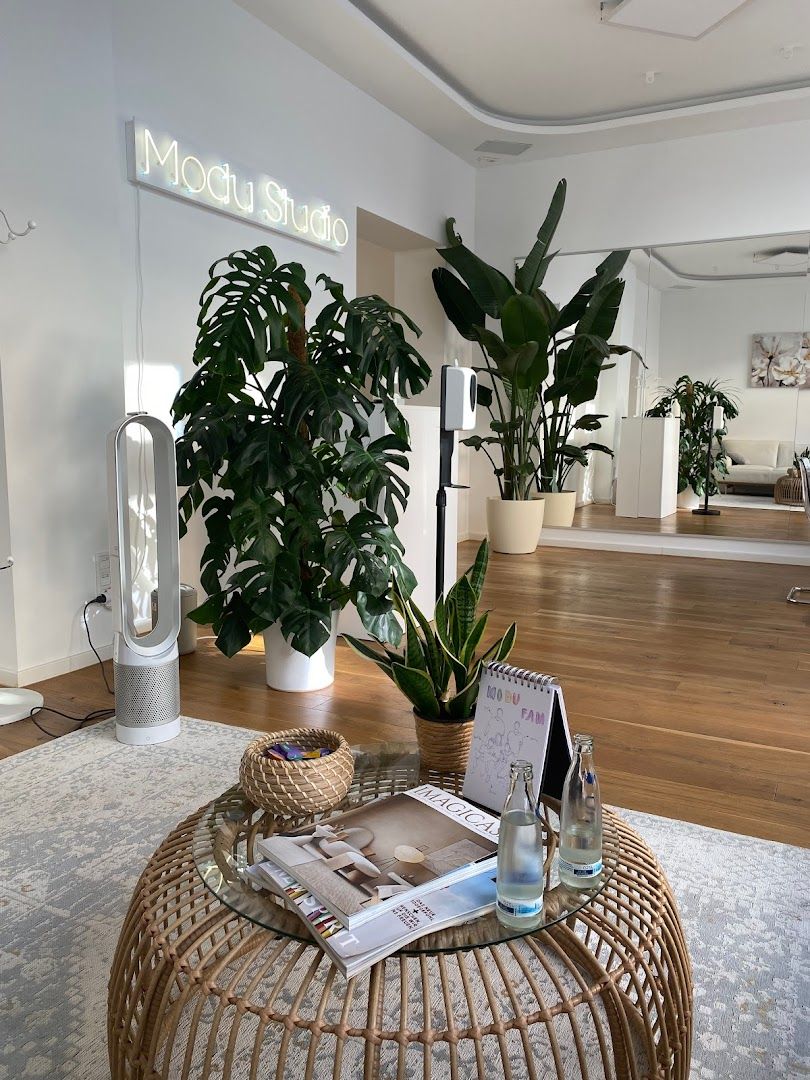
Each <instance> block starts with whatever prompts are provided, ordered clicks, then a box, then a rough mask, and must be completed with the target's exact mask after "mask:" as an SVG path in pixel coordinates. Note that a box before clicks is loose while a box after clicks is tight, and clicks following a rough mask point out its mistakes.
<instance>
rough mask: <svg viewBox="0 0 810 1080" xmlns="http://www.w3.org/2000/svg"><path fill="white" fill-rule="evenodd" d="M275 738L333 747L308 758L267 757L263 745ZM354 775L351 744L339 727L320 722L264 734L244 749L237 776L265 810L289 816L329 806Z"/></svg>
mask: <svg viewBox="0 0 810 1080" xmlns="http://www.w3.org/2000/svg"><path fill="white" fill-rule="evenodd" d="M277 742H289V743H296V744H297V745H298V746H301V747H303V748H304V749H305V750H315V749H317V748H318V747H319V746H328V747H330V749H331V750H332V753H331V754H328V755H327V756H326V757H322V758H311V759H309V760H306V761H278V760H276V759H275V758H268V757H264V756H263V754H262V750H264V748H265V747H266V746H272V744H273V743H277ZM353 776H354V758H353V757H352V751H351V747H350V746H349V744H348V743H347V742H346V740H345V739H344V738H343V736H342V735H338V733H337V732H336V731H322V730H320V729H318V728H293V729H292V730H290V731H274V732H273V733H272V734H270V735H262V737H261V738H260V739H256V740H255V741H254V742H252V743H251V744H250V746H249V747H248V748H247V750H245V753H244V754H243V756H242V764H241V765H240V766H239V782H240V784H241V785H242V791H243V792H244V793H245V795H246V796H247V798H248V799H249V800H250V801H251V802H252V803H254V805H256V806H259V807H261V809H262V810H268V811H269V812H270V813H271V814H277V815H280V816H285V817H301V816H302V815H304V814H317V813H321V812H323V811H325V810H331V809H332V807H333V806H337V804H338V803H339V802H341V801H342V800H343V799H344V798H345V796H346V792H347V791H348V790H349V785H350V784H351V782H352V777H353Z"/></svg>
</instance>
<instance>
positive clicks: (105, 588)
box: [93, 551, 112, 607]
mask: <svg viewBox="0 0 810 1080" xmlns="http://www.w3.org/2000/svg"><path fill="white" fill-rule="evenodd" d="M93 564H94V566H95V568H96V596H98V595H99V594H100V593H104V595H105V596H106V597H107V603H106V605H105V606H106V607H109V606H110V601H111V600H112V571H111V567H110V553H109V551H99V552H98V553H97V554H96V555H94V556H93Z"/></svg>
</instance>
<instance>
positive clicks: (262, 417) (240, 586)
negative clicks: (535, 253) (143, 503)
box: [172, 246, 430, 656]
mask: <svg viewBox="0 0 810 1080" xmlns="http://www.w3.org/2000/svg"><path fill="white" fill-rule="evenodd" d="M318 281H319V282H321V283H323V286H324V289H325V290H326V293H327V294H328V297H330V298H331V299H329V300H328V302H327V303H326V305H325V306H324V307H323V309H322V310H321V311H320V313H319V314H318V315H317V317H316V318H315V320H314V322H312V323H310V324H309V325H308V324H307V318H306V308H307V304H308V303H309V301H310V298H311V292H310V288H309V286H308V285H307V281H306V274H305V271H304V268H303V267H302V266H301V265H299V264H298V263H284V264H282V265H279V264H278V263H277V261H276V258H275V256H274V255H273V252H272V251H271V250H270V248H269V247H265V246H262V247H258V248H256V249H255V250H253V251H236V252H234V253H233V254H231V255H229V256H228V257H227V258H225V259H222V260H220V261H219V262H217V263H215V264H214V265H213V266H212V267H211V269H210V272H209V281H208V284H207V285H206V287H205V289H204V290H203V293H202V296H201V299H200V314H199V319H198V327H199V333H198V335H197V344H196V348H195V350H194V363H195V364H196V366H197V370H196V372H195V373H194V375H193V376H192V378H191V379H190V380H189V381H188V382H187V383H186V384H185V385H184V386H183V387H182V388H181V389H180V391H179V393H178V394H177V397H176V398H175V401H174V405H173V410H172V411H173V415H174V419H175V421H176V422H182V423H183V424H184V430H183V434H182V435H181V436H180V438H179V439H178V440H177V463H178V481H179V483H180V484H181V485H185V486H186V487H187V490H186V492H185V493H184V494H183V496H182V498H181V500H180V522H181V532H185V531H186V528H187V526H188V522H189V520H190V519H191V517H192V516H193V515H194V513H195V512H196V511H197V510H198V509H200V510H201V512H202V516H203V519H204V522H205V529H206V532H207V534H208V543H207V545H206V547H205V550H204V552H203V556H202V575H201V581H202V586H203V588H204V590H205V591H206V593H207V595H208V598H207V600H206V601H205V603H204V604H202V606H201V607H199V608H197V610H196V611H195V612H194V614H193V616H192V617H193V618H194V619H195V620H196V621H197V622H200V623H207V622H211V623H212V624H213V626H214V630H215V632H216V634H217V645H218V646H219V648H220V649H221V650H222V652H224V653H225V654H226V655H228V656H231V655H233V654H234V653H236V652H237V651H238V650H239V649H241V648H242V647H243V646H244V645H246V644H247V642H248V641H249V640H250V637H251V634H253V633H257V632H259V631H261V630H263V629H265V628H266V627H268V626H270V625H271V624H273V623H280V626H281V631H282V633H283V634H284V636H285V638H286V639H287V640H288V641H289V642H290V643H291V644H292V646H293V647H294V648H295V649H297V650H299V651H300V652H303V653H306V654H307V655H312V654H313V653H314V652H316V651H317V649H319V648H320V647H321V646H322V645H323V644H324V643H325V642H326V641H327V639H328V638H329V635H330V632H331V625H332V614H333V611H334V610H335V609H336V608H340V607H342V606H344V605H345V604H346V603H348V602H349V601H352V602H354V603H355V604H356V605H357V610H358V611H359V613H360V617H361V619H362V620H363V624H364V625H365V627H366V629H367V630H368V631H369V632H370V633H373V634H374V635H375V636H377V637H379V638H380V639H381V640H383V641H389V642H392V643H397V642H398V641H399V640H400V639H401V634H402V631H401V628H400V624H399V623H398V621H397V618H396V616H395V614H394V603H393V600H392V599H391V597H390V596H389V595H388V590H389V585H390V584H391V581H392V580H393V577H394V575H395V576H396V579H397V582H398V586H399V588H400V590H401V592H402V595H403V596H405V597H407V596H408V595H409V594H410V592H411V590H412V589H413V587H414V585H415V581H414V578H413V575H412V574H411V572H410V570H408V568H407V567H406V566H405V565H404V563H403V562H402V558H401V556H402V546H401V544H400V541H399V540H398V539H397V536H396V533H395V532H394V527H395V526H396V524H397V520H398V515H399V511H400V509H401V508H402V507H404V505H405V502H406V499H407V497H408V493H409V489H408V485H407V484H406V483H405V480H404V479H403V476H402V470H404V469H406V468H407V461H406V458H405V457H404V453H405V451H406V450H407V449H408V441H407V439H408V428H407V424H406V422H405V419H404V417H403V416H402V413H401V412H400V411H399V409H398V408H397V404H396V398H395V394H397V393H399V394H403V395H406V396H407V395H408V394H413V393H416V392H418V391H420V390H421V389H422V388H423V387H424V386H425V385H426V384H427V381H428V379H429V377H430V368H429V366H428V365H427V363H426V362H425V361H424V360H423V359H422V357H421V356H420V355H419V353H418V352H417V351H416V349H415V348H414V347H413V346H412V345H411V344H410V343H409V342H408V340H407V338H406V336H405V332H404V327H407V328H408V329H410V330H411V331H412V332H413V333H414V334H418V333H419V330H418V328H417V327H416V326H415V325H414V324H413V323H412V322H411V320H410V319H409V318H408V317H407V316H406V315H404V314H403V312H401V311H398V310H397V309H396V308H393V307H391V306H390V305H389V304H387V303H386V302H385V301H384V300H382V299H381V298H380V297H379V296H364V297H359V298H357V299H354V300H349V299H347V298H346V296H345V295H344V292H343V289H342V287H341V286H340V285H339V284H337V282H334V281H332V280H331V279H329V278H328V277H326V276H325V275H323V274H322V275H320V277H319V278H318ZM378 406H379V407H380V408H382V410H383V411H384V414H385V417H386V420H387V422H388V426H389V428H390V431H391V433H390V434H387V435H384V436H382V437H381V438H376V439H373V440H371V441H369V422H368V421H369V416H370V415H371V413H372V411H373V410H374V409H375V407H378Z"/></svg>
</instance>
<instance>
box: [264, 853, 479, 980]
mask: <svg viewBox="0 0 810 1080" xmlns="http://www.w3.org/2000/svg"><path fill="white" fill-rule="evenodd" d="M247 873H248V876H249V877H250V878H251V879H252V880H253V881H254V882H256V883H257V884H259V885H262V886H264V887H267V888H270V889H272V890H273V891H274V892H275V893H277V894H278V895H279V896H282V897H285V898H286V899H287V901H288V902H289V903H290V905H291V906H292V907H293V908H294V909H295V910H296V911H297V912H298V914H299V915H300V916H301V918H302V919H304V921H305V922H306V923H307V924H308V925H309V926H310V928H311V929H312V932H313V935H314V937H315V939H316V941H318V942H319V943H320V945H321V947H322V948H323V950H324V952H326V953H327V954H328V956H329V957H331V959H332V961H333V963H334V964H335V966H336V967H337V969H338V970H339V971H341V972H342V973H343V975H345V977H346V978H347V979H351V978H352V977H353V976H354V975H359V974H360V972H361V971H365V970H366V969H367V968H370V967H371V966H372V965H373V964H376V963H377V961H378V960H384V959H385V957H386V956H390V955H391V953H394V952H396V951H397V949H401V948H402V947H403V946H405V945H407V944H409V943H410V942H411V941H415V940H416V938H419V937H422V936H423V935H424V934H429V933H432V932H433V931H435V930H443V929H444V928H445V927H448V926H454V925H456V924H457V923H463V922H469V920H470V919H475V918H477V917H478V916H479V915H484V914H486V912H488V911H491V910H492V908H493V907H494V906H495V869H494V868H490V869H489V870H481V871H479V872H478V873H476V874H474V875H473V876H472V877H468V878H465V880H464V881H457V882H456V883H455V885H448V886H447V887H446V888H443V889H437V890H435V891H434V892H431V893H429V894H428V895H426V896H422V897H417V898H416V899H412V898H411V897H408V899H406V900H404V901H402V902H401V903H399V904H396V905H395V906H394V907H393V908H391V910H390V911H385V912H382V913H380V914H379V915H377V916H376V917H375V918H373V919H371V920H370V921H369V922H367V923H366V924H365V925H364V926H361V927H359V928H358V929H357V930H347V929H346V927H345V926H343V924H342V923H340V922H338V920H337V919H336V918H335V917H334V916H333V915H332V914H331V912H329V911H327V910H326V908H325V907H324V906H323V905H322V904H320V903H319V902H318V901H317V900H316V899H315V897H314V896H312V894H311V893H308V892H307V890H306V889H305V888H304V887H303V886H302V885H301V884H300V883H299V882H297V881H296V880H295V878H292V877H290V875H289V874H288V873H286V872H285V871H284V870H282V869H281V867H280V866H276V865H275V863H272V862H262V863H256V864H255V865H254V866H251V867H249V868H248V870H247Z"/></svg>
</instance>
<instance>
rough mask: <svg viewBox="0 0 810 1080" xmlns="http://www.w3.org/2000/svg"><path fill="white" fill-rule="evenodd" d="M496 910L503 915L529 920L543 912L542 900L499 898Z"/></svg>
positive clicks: (540, 898)
mask: <svg viewBox="0 0 810 1080" xmlns="http://www.w3.org/2000/svg"><path fill="white" fill-rule="evenodd" d="M498 908H499V909H500V910H501V911H502V912H503V913H504V914H505V915H516V916H518V917H525V918H531V916H533V915H539V914H540V912H541V911H542V910H543V898H542V896H538V898H537V899H536V900H513V899H512V898H511V897H509V896H499V897H498Z"/></svg>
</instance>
